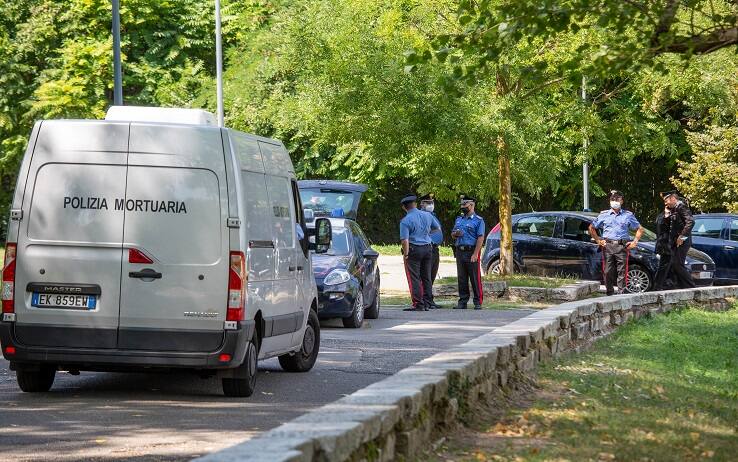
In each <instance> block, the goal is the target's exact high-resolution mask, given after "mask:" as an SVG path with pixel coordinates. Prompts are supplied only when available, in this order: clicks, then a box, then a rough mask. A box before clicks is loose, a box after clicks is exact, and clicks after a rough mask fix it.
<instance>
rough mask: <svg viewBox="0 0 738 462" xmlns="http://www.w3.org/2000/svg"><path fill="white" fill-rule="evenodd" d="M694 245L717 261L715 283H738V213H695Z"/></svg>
mask: <svg viewBox="0 0 738 462" xmlns="http://www.w3.org/2000/svg"><path fill="white" fill-rule="evenodd" d="M692 246H693V248H695V249H699V250H701V251H703V252H705V253H706V254H707V255H709V256H710V257H711V258H712V259H713V260H714V261H715V284H738V215H736V214H728V213H705V214H700V215H695V216H694V229H692Z"/></svg>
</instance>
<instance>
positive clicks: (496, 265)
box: [487, 260, 500, 275]
mask: <svg viewBox="0 0 738 462" xmlns="http://www.w3.org/2000/svg"><path fill="white" fill-rule="evenodd" d="M487 274H495V275H497V274H500V260H495V261H493V262H492V263H490V264H489V266H488V267H487Z"/></svg>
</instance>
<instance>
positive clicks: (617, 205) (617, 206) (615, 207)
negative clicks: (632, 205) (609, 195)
mask: <svg viewBox="0 0 738 462" xmlns="http://www.w3.org/2000/svg"><path fill="white" fill-rule="evenodd" d="M610 207H612V209H613V210H620V207H621V205H620V201H610Z"/></svg>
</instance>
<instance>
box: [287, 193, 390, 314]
mask: <svg viewBox="0 0 738 462" xmlns="http://www.w3.org/2000/svg"><path fill="white" fill-rule="evenodd" d="M298 187H299V189H300V197H301V199H302V205H303V208H304V212H305V216H306V221H307V225H308V227H311V226H312V221H313V219H314V218H313V217H319V216H328V217H331V218H330V220H331V225H332V229H333V240H332V242H331V247H330V249H329V250H328V252H327V253H325V254H313V256H312V264H313V274H314V275H315V282H316V284H317V286H318V317H320V318H321V319H328V318H342V320H343V325H344V326H345V327H361V325H362V324H363V322H364V318H368V319H376V318H378V317H379V308H380V296H379V267H378V265H377V259H378V257H379V253H378V252H377V251H375V250H374V249H372V248H371V244H370V242H369V239H367V237H366V235H365V234H364V232H363V231H362V230H361V227H360V226H359V224H358V223H357V222H356V221H355V217H356V213H357V210H358V206H359V202H360V200H361V194H362V193H363V192H364V191H366V186H365V185H361V184H355V183H347V182H340V181H328V180H307V181H300V182H298Z"/></svg>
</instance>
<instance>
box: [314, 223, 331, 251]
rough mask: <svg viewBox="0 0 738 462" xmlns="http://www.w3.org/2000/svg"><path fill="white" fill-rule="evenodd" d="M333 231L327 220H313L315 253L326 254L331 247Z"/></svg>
mask: <svg viewBox="0 0 738 462" xmlns="http://www.w3.org/2000/svg"><path fill="white" fill-rule="evenodd" d="M332 239H333V229H332V228H331V221H330V220H329V219H327V218H318V219H317V220H315V253H326V252H328V249H330V247H331V240H332Z"/></svg>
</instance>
